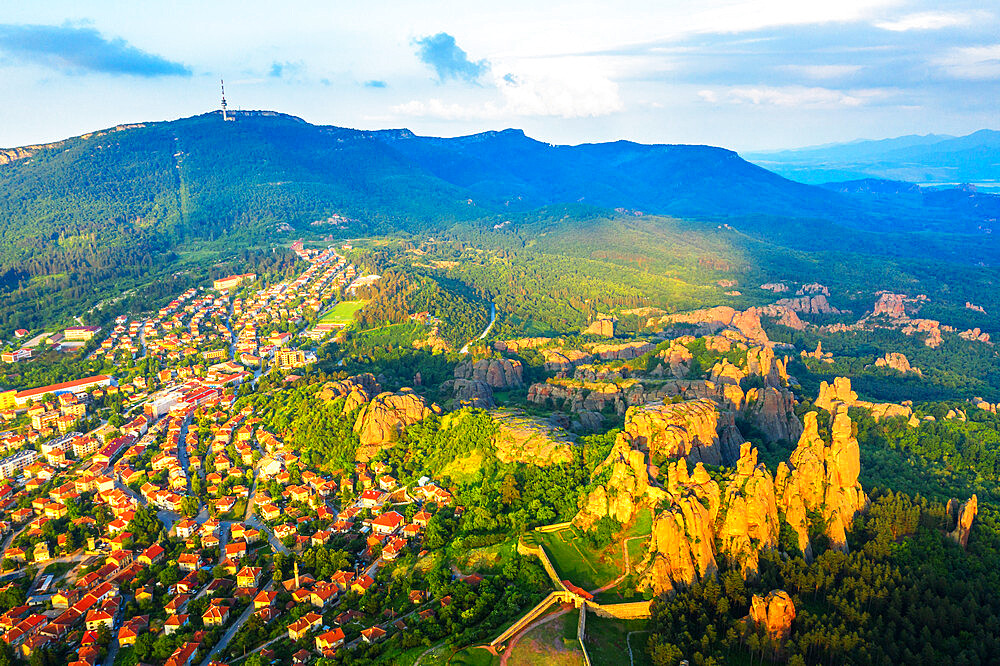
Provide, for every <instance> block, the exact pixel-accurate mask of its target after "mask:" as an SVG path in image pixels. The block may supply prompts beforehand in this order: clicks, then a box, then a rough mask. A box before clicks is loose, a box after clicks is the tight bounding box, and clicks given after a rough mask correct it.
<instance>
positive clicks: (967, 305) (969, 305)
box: [965, 301, 986, 314]
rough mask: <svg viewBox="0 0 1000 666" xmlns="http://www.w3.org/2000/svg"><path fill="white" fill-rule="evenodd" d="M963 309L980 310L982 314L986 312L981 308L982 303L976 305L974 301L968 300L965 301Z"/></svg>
mask: <svg viewBox="0 0 1000 666" xmlns="http://www.w3.org/2000/svg"><path fill="white" fill-rule="evenodd" d="M965 309H966V310H975V311H976V312H982V313H983V314H986V310H985V309H984V308H983V306H982V305H976V304H975V303H971V302H969V301H966V302H965Z"/></svg>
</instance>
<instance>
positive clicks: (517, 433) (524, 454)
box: [493, 410, 573, 466]
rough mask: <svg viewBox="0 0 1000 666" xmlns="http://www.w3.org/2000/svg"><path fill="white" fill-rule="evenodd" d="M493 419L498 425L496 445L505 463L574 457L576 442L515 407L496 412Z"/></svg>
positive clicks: (543, 463) (550, 461)
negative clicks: (574, 444) (514, 408)
mask: <svg viewBox="0 0 1000 666" xmlns="http://www.w3.org/2000/svg"><path fill="white" fill-rule="evenodd" d="M493 421H494V423H496V425H497V431H496V434H494V436H493V446H494V448H495V450H496V456H497V459H498V460H499V461H500V462H502V463H509V462H521V463H526V464H529V465H539V466H546V465H558V464H561V463H566V462H571V461H572V460H573V442H572V441H571V440H570V439H569V438H568V437H567V436H566V433H565V432H563V431H561V430H559V429H557V428H554V427H552V426H551V425H549V424H547V423H544V422H542V421H539V420H538V419H535V418H532V417H530V416H528V415H526V414H524V413H522V412H518V411H513V410H501V411H499V412H496V413H494V414H493Z"/></svg>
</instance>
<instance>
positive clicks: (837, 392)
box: [816, 377, 858, 413]
mask: <svg viewBox="0 0 1000 666" xmlns="http://www.w3.org/2000/svg"><path fill="white" fill-rule="evenodd" d="M857 402H858V394H857V393H855V392H854V391H852V390H851V380H850V378H849V377H837V378H835V379H834V380H833V384H827V383H826V382H820V385H819V396H818V397H817V398H816V406H817V407H819V408H820V409H825V410H826V411H828V412H831V413H832V412H833V411H834V409H835V408H836V407H837V406H839V405H844V406H846V407H852V406H854V405H855V404H857Z"/></svg>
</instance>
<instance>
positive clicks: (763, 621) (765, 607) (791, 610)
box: [747, 590, 795, 641]
mask: <svg viewBox="0 0 1000 666" xmlns="http://www.w3.org/2000/svg"><path fill="white" fill-rule="evenodd" d="M747 620H748V621H749V622H751V623H752V624H753V625H754V626H755V627H757V628H760V629H764V630H765V631H766V632H767V635H768V636H769V637H770V638H771V640H773V641H783V640H785V639H786V638H788V637H789V636H790V635H791V634H792V622H794V621H795V604H794V603H792V598H791V597H790V596H789V595H788V592H785V591H784V590H771V591H770V592H768V593H767V596H763V597H762V596H760V595H759V594H755V595H753V599H752V600H751V602H750V615H748V616H747Z"/></svg>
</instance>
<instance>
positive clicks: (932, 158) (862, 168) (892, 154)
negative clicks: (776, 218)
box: [744, 129, 1000, 191]
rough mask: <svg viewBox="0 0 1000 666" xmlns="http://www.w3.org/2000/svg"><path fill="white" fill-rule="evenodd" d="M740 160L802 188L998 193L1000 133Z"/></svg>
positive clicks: (780, 153)
mask: <svg viewBox="0 0 1000 666" xmlns="http://www.w3.org/2000/svg"><path fill="white" fill-rule="evenodd" d="M744 157H746V158H747V159H748V160H750V161H751V162H753V163H755V164H759V165H760V166H762V167H764V168H766V169H769V170H771V171H774V172H775V173H778V174H780V175H782V176H785V177H786V178H791V179H793V180H796V181H799V182H802V183H812V184H818V183H826V182H830V181H844V180H860V179H864V178H883V179H889V180H902V181H908V182H911V183H917V184H928V185H930V184H941V185H944V184H956V183H972V184H977V185H979V186H980V189H983V188H994V189H997V190H998V191H1000V132H998V131H996V130H988V129H984V130H980V131H978V132H974V133H972V134H969V135H967V136H960V137H953V136H946V135H937V134H928V135H926V136H916V135H910V136H902V137H898V138H895V139H884V140H881V141H853V142H851V143H844V144H831V145H826V146H815V147H811V148H801V149H798V150H785V151H778V152H761V153H747V154H746V155H745V156H744Z"/></svg>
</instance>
